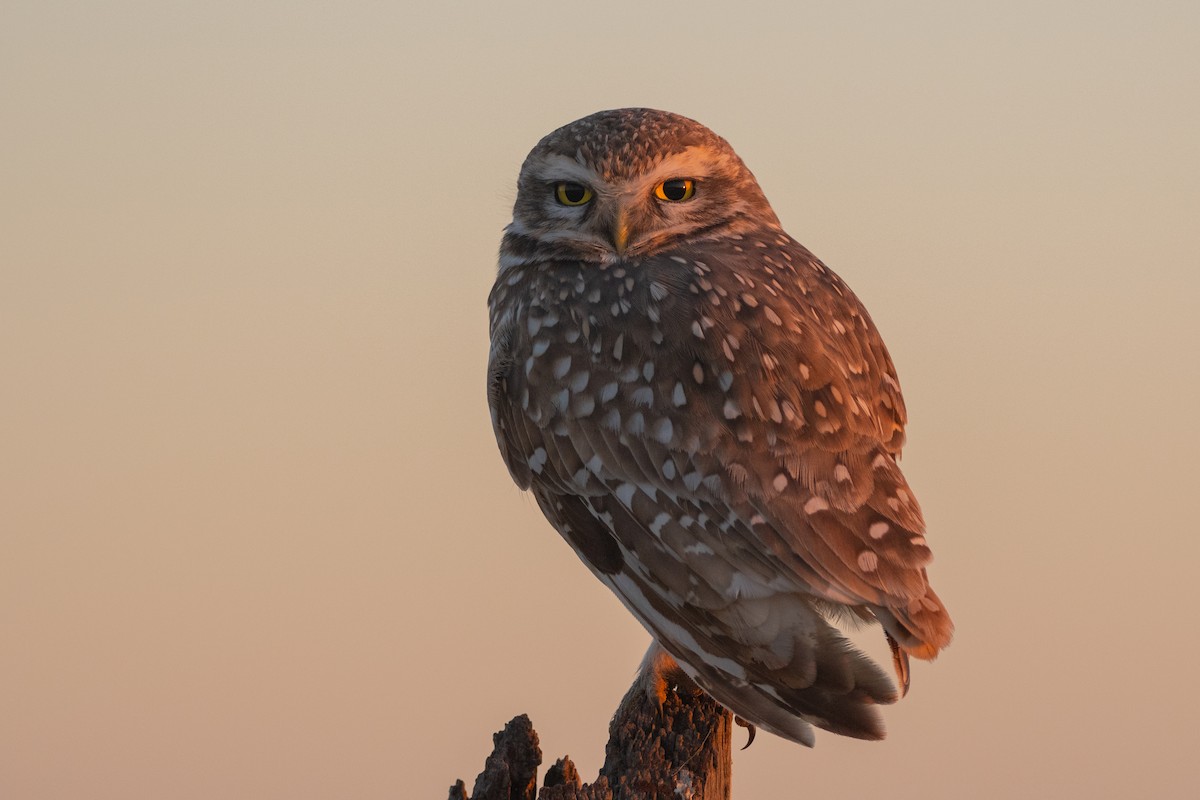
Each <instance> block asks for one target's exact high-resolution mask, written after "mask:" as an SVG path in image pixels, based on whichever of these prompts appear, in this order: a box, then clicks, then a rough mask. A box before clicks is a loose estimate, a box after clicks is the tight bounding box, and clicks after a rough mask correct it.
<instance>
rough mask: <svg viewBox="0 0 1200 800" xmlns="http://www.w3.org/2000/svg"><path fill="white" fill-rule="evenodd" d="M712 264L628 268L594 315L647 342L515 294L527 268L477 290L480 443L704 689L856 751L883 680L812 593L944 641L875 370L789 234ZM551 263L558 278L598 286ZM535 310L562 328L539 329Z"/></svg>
mask: <svg viewBox="0 0 1200 800" xmlns="http://www.w3.org/2000/svg"><path fill="white" fill-rule="evenodd" d="M745 251H750V252H749V253H748V254H746V255H745V256H742V255H735V254H734V253H735V252H737V253H739V254H740V253H744V252H745ZM764 251H765V252H764ZM718 255H721V256H723V257H724V258H725V259H726V261H725V263H718V261H717V260H716V259H717V256H715V255H714V253H713V248H712V247H707V248H705V249H704V252H703V255H701V254H700V253H699V252H697V253H695V254H692V253H688V252H687V251H681V253H680V255H678V256H676V257H674V258H657V259H652V260H649V261H647V262H645V264H644V265H643V266H642V270H643V271H642V273H641V274H640V275H639V280H638V281H637V282H636V283H635V285H634V286H632V287H631V288H630V290H629V294H628V296H626V297H623V298H622V299H624V300H625V301H626V303H627V306H628V308H625V307H624V306H622V305H621V304H620V303H617V304H614V305H613V306H612V308H613V309H615V310H614V311H613V316H614V317H616V316H619V315H618V313H617V311H621V310H622V309H624V310H626V311H630V312H632V314H631V318H632V319H635V320H640V319H647V320H650V321H652V322H653V323H655V324H654V325H653V326H652V328H651V329H650V330H644V329H642V326H639V325H621V324H620V322H619V321H618V322H617V324H615V325H614V324H613V320H612V319H611V318H609V319H607V320H605V321H606V322H607V323H608V324H607V326H605V325H600V324H597V323H599V322H600V321H601V320H599V319H597V318H596V314H597V308H593V307H591V306H587V305H571V304H570V303H566V304H564V303H562V302H561V300H562V297H561V293H556V292H554V291H552V290H543V291H541V292H540V293H539V290H538V289H537V280H538V279H537V278H536V276H532V275H531V276H530V278H529V284H528V285H522V282H520V281H518V282H516V285H515V287H514V288H513V290H512V293H511V296H510V294H509V292H508V288H507V287H506V286H505V285H502V284H501V283H499V282H498V283H497V287H496V289H494V290H493V296H492V298H491V303H492V310H493V315H492V326H493V329H492V339H493V350H492V355H491V358H490V359H489V385H488V397H489V404H490V406H491V409H492V414H493V424H494V428H495V432H496V436H497V441H498V443H499V445H500V449H501V452H502V453H503V454H504V458H505V461H506V463H507V465H508V467H509V471H510V472H511V473H512V475H513V478H514V480H516V482H517V483H518V485H521V486H522V487H523V488H532V489H533V491H534V495H535V497H536V498H537V501H538V503H539V505H540V506H541V508H542V510H543V512H544V513H545V515H546V516H547V518H548V519H550V521H551V522H552V523H553V524H554V526H555V527H556V528H557V529H558V530H559V532H560V533H561V534H562V535H563V537H564V538H565V539H566V540H567V541H568V542H569V543H571V545H572V546H573V547H574V548H575V549H576V551H577V552H578V553H579V555H580V556H581V558H582V559H583V560H584V561H585V563H587V564H588V565H589V567H590V568H591V569H592V570H593V572H594V573H595V574H596V575H597V576H598V577H599V578H600V579H601V580H602V581H604V582H605V583H606V584H607V585H609V586H610V588H612V589H613V591H614V592H615V593H616V594H617V595H618V596H619V597H620V598H621V599H622V600H623V601H624V603H625V604H626V606H627V607H629V608H630V610H631V611H632V612H633V613H634V614H635V616H636V617H637V618H638V619H639V620H640V621H641V622H642V623H643V625H645V626H646V627H647V628H648V629H649V630H650V631H651V633H652V634H653V635H654V636H655V637H656V638H657V639H658V640H659V641H660V642H661V643H662V644H663V645H664V646H665V647H666V648H667V649H668V651H669V652H671V653H672V655H674V656H675V657H676V659H677V660H678V661H679V662H680V664H681V665H682V666H683V667H684V668H685V669H686V670H688V671H689V674H692V676H693V677H694V678H695V679H696V680H697V682H698V683H700V685H701V686H702V687H703V688H705V689H706V690H707V691H709V692H710V693H711V694H712V695H713V696H714V697H716V698H717V699H718V700H721V701H722V702H725V703H726V704H727V705H728V706H730V707H731V708H733V709H734V710H736V711H737V712H738V713H739V714H741V715H742V716H744V717H746V718H748V719H751V720H753V721H755V722H756V723H758V724H760V725H762V726H763V727H765V728H767V729H769V730H773V731H775V732H777V733H780V735H784V736H787V737H789V738H792V739H794V740H796V741H800V742H803V743H806V744H811V730H810V729H809V728H808V723H812V724H816V725H818V726H821V727H824V728H827V729H829V730H834V731H836V732H839V733H843V734H846V735H851V736H859V737H864V738H877V737H879V736H882V726H881V723H880V721H879V718H878V715H877V713H876V711H875V709H874V708H873V707H872V706H873V704H875V703H887V702H891V701H893V700H895V699H896V693H895V689H894V688H893V687H892V685H891V683H890V681H888V679H887V678H886V676H884V675H883V674H882V672H881V671H880V670H879V669H878V668H877V667H876V666H875V665H874V664H873V663H871V662H870V660H869V659H867V658H866V657H865V656H862V655H861V654H860V653H858V652H857V651H856V650H854V648H853V647H852V646H851V645H850V644H849V643H848V642H847V641H846V640H845V639H844V638H843V637H842V636H841V634H840V632H838V631H837V630H836V628H834V627H833V626H832V625H830V624H829V623H828V622H827V620H826V619H825V618H824V616H823V614H822V607H821V605H820V603H822V602H828V603H834V604H842V605H848V606H852V607H861V606H866V607H868V608H870V609H872V611H874V613H875V616H876V617H878V618H879V619H880V621H881V622H883V623H884V625H885V627H886V628H887V629H888V631H889V634H891V635H892V636H893V637H894V638H895V639H896V640H897V641H898V642H899V643H900V645H901V647H903V648H905V650H907V651H909V652H912V653H914V654H915V655H918V656H924V657H928V656H930V655H932V654H933V653H936V650H937V648H939V647H941V646H944V644H945V643H946V642H948V640H949V635H950V630H951V627H950V623H949V618H948V617H947V616H946V614H945V612H944V610H943V609H942V608H941V605H940V602H939V601H938V600H937V598H936V595H934V594H933V592H932V590H931V589H930V587H929V585H928V582H927V580H926V577H925V571H924V565H925V564H926V563H927V562H928V560H929V550H928V548H927V547H926V546H925V543H924V539H923V533H924V522H923V520H922V518H921V514H920V509H919V507H918V506H917V504H916V501H915V499H914V498H913V497H912V494H911V492H910V491H909V490H908V486H907V483H906V482H905V480H904V477H903V475H902V474H901V473H900V470H899V467H898V466H897V464H896V460H895V457H896V456H897V455H898V454H899V451H900V448H901V446H902V444H903V428H904V424H905V411H904V405H903V401H902V400H901V398H900V392H899V385H898V383H897V382H896V378H895V372H894V368H893V367H892V364H891V360H890V358H889V357H888V354H887V352H886V349H885V348H884V347H883V344H882V342H881V340H880V339H879V337H878V334H877V333H876V331H875V329H874V326H873V324H872V323H871V321H870V318H869V317H868V316H867V313H866V311H865V310H864V309H863V308H862V306H861V305H860V304H859V303H858V301H857V299H856V298H855V297H854V296H853V294H851V293H850V291H849V289H847V288H846V287H845V286H844V284H842V283H841V281H840V280H839V279H838V278H837V277H836V276H834V275H833V274H832V273H831V272H829V271H828V270H827V269H825V268H824V266H823V265H821V264H820V262H818V261H817V260H816V259H815V258H813V257H812V256H811V254H809V253H808V252H807V251H806V250H804V249H803V248H802V247H800V246H799V245H798V244H795V243H794V242H791V241H790V240H787V242H786V243H785V242H783V241H782V240H780V241H777V242H772V243H771V246H769V247H761V248H753V249H752V245H751V243H749V242H747V243H746V246H745V247H744V248H742V249H741V250H736V251H730V252H729V253H724V254H718ZM750 255H753V256H754V258H750V257H749V256H750ZM575 269H576V268H572V267H571V266H566V265H560V266H559V267H558V271H559V272H560V273H561V274H560V276H559V277H560V280H561V281H564V282H565V281H569V280H572V279H577V280H578V281H585V280H590V279H595V280H602V278H597V277H595V276H589V275H586V274H585V273H584V272H583V271H582V270H579V275H578V277H577V278H572V275H571V274H570V273H573V272H574V271H575ZM553 272H554V269H553V268H547V269H546V270H543V272H542V279H543V280H544V279H545V275H546V274H552V273H553ZM551 289H553V287H551ZM577 293H578V292H577ZM556 295H557V299H558V301H559V302H555V299H556ZM518 297H519V298H522V299H521V300H520V301H519V302H518V301H517V300H516V299H515V298H518ZM608 299H611V298H606V300H608ZM519 303H527V305H525V306H524V307H521V306H520V305H519ZM598 312H599V313H600V314H607V313H608V307H607V306H605V307H603V308H600V309H598ZM548 320H553V322H554V325H551V326H549V327H551V328H553V327H555V326H561V327H562V328H567V329H568V330H572V331H575V332H576V333H575V334H574V339H573V340H570V341H569V340H568V338H569V337H564V336H561V335H560V334H561V333H562V331H561V330H558V331H555V332H554V333H555V335H553V336H549V335H546V333H547V331H546V328H547V325H546V323H547V321H548ZM579 331H582V333H579ZM647 365H649V366H647Z"/></svg>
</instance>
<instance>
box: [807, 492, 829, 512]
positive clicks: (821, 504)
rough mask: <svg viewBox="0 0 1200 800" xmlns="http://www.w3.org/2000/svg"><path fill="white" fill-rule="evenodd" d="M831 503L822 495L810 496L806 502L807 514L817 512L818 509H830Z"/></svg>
mask: <svg viewBox="0 0 1200 800" xmlns="http://www.w3.org/2000/svg"><path fill="white" fill-rule="evenodd" d="M828 510H829V503H826V502H825V499H824V498H822V497H817V496H815V495H814V496H813V497H810V498H808V502H807V503H805V504H804V513H805V514H816V513H817V512H818V511H828Z"/></svg>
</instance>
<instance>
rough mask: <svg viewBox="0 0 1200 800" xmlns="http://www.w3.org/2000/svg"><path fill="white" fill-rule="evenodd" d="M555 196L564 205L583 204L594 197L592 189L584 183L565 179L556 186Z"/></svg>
mask: <svg viewBox="0 0 1200 800" xmlns="http://www.w3.org/2000/svg"><path fill="white" fill-rule="evenodd" d="M554 197H555V198H556V199H557V200H558V202H560V203H562V204H563V205H564V206H582V205H584V204H586V203H587V202H588V201H589V200H591V199H592V190H591V189H589V188H588V187H586V186H584V185H583V184H582V183H572V182H570V181H563V182H562V183H560V184H559V185H558V186H555V187H554Z"/></svg>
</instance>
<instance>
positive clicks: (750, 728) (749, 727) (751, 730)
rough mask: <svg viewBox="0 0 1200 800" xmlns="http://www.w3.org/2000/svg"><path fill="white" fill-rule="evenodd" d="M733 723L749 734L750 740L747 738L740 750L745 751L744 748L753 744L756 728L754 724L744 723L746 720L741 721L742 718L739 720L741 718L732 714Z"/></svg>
mask: <svg viewBox="0 0 1200 800" xmlns="http://www.w3.org/2000/svg"><path fill="white" fill-rule="evenodd" d="M733 721H734V722H735V723H737V725H739V726H740V727H743V728H745V729H746V730H747V731H748V732H749V734H750V738H748V739H747V740H746V746H745V747H743V748H742V749H743V750H745V749H746V748H748V747H749V746H750V745H752V744H754V735H755V734H756V733H758V728H756V727H755V726H754V723H753V722H746V720H744V719H742V718H741V717H739V716H738V715H737V714H734V715H733Z"/></svg>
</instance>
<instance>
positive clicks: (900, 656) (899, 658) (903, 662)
mask: <svg viewBox="0 0 1200 800" xmlns="http://www.w3.org/2000/svg"><path fill="white" fill-rule="evenodd" d="M884 636H886V637H887V642H888V646H889V647H891V648H892V666H894V667H895V668H896V678H897V679H899V681H900V697H901V698H903V697H904V696H905V695H906V694H908V682H909V678H910V677H911V674H910V672H909V666H908V653H906V652H904V651H903V650H901V649H900V643H899V642H897V641H896V640H895V639H893V638H892V635H891V634H890V633H887V632H886V631H885V632H884Z"/></svg>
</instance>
